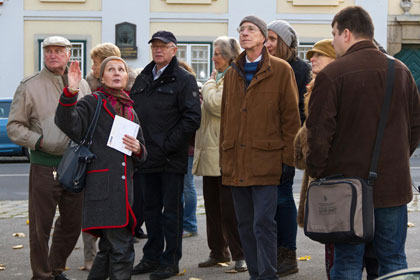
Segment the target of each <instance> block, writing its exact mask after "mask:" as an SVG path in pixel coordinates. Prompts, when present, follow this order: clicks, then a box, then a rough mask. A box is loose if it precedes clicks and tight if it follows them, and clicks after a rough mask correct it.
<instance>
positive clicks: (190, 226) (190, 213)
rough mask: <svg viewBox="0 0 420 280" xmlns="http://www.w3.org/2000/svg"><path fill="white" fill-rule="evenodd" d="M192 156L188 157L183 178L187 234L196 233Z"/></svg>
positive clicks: (195, 202)
mask: <svg viewBox="0 0 420 280" xmlns="http://www.w3.org/2000/svg"><path fill="white" fill-rule="evenodd" d="M193 161H194V156H188V170H187V174H186V175H185V177H184V194H183V198H182V200H183V203H184V230H185V231H189V232H197V217H196V215H195V212H196V210H197V193H196V191H195V185H194V175H192V173H191V171H192V166H193Z"/></svg>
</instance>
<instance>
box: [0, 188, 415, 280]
mask: <svg viewBox="0 0 420 280" xmlns="http://www.w3.org/2000/svg"><path fill="white" fill-rule="evenodd" d="M298 199H299V198H298V197H297V195H295V200H296V203H298V202H299V201H298ZM197 210H198V212H197V222H198V232H199V234H198V236H195V237H190V238H185V239H183V257H182V259H181V262H180V271H181V272H182V273H183V275H180V276H177V277H173V278H171V279H173V280H196V279H203V280H204V279H206V280H216V279H224V280H245V279H249V275H248V273H247V272H246V273H226V271H228V270H230V269H232V265H230V266H229V267H211V268H198V267H197V265H198V263H199V262H200V261H203V260H205V259H206V258H207V257H208V254H209V249H208V247H207V239H206V230H205V227H206V219H205V215H203V214H204V206H203V198H202V197H201V196H200V197H199V201H198V208H197ZM26 221H27V201H26V200H24V201H0V232H1V234H0V279H5V280H15V279H16V280H21V279H29V278H30V277H31V275H32V274H31V268H30V264H29V238H28V231H29V227H28V226H27V223H26ZM408 221H409V222H410V223H412V224H413V227H410V228H408V236H407V243H406V254H407V260H408V265H409V267H410V268H412V267H420V260H419V258H418V256H419V255H420V245H419V243H418V236H419V235H420V212H419V205H418V195H416V196H415V199H414V200H413V201H412V202H411V203H410V206H409V214H408ZM15 233H24V234H25V237H15V236H13V235H14V234H15ZM144 243H145V240H141V241H140V242H139V243H137V244H135V245H134V246H135V251H136V260H135V264H137V263H138V262H139V260H140V259H141V258H142V248H143V245H144ZM19 245H22V246H19ZM14 246H19V247H21V248H20V249H13V247H14ZM297 247H298V248H297V256H298V257H304V256H309V257H310V260H308V261H299V262H298V265H299V273H297V274H293V275H290V276H287V277H284V278H282V279H285V280H298V279H299V280H300V279H304V280H306V279H308V280H321V279H326V274H325V268H324V267H325V264H324V245H322V244H319V243H317V242H314V241H312V240H310V239H309V238H307V237H306V236H305V235H304V233H303V230H302V229H301V228H299V229H298V236H297ZM82 265H83V242H82V240H81V238H79V241H78V243H77V245H76V247H75V249H74V251H73V253H72V254H71V256H70V257H69V259H68V261H67V267H68V271H67V272H66V274H67V275H68V277H70V278H71V279H86V278H87V275H88V274H87V272H86V271H81V270H80V269H79V267H80V266H82ZM1 267H4V270H1ZM132 279H133V280H136V279H138V280H146V279H149V275H148V274H145V275H137V276H133V277H132Z"/></svg>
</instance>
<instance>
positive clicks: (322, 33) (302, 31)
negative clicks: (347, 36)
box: [292, 24, 332, 43]
mask: <svg viewBox="0 0 420 280" xmlns="http://www.w3.org/2000/svg"><path fill="white" fill-rule="evenodd" d="M292 26H293V28H294V29H295V30H296V32H297V34H298V36H299V38H310V41H312V40H321V39H332V35H331V25H329V24H325V25H324V24H292ZM311 39H312V40H311ZM300 41H303V40H302V39H300ZM308 43H309V42H308ZM310 43H315V42H310Z"/></svg>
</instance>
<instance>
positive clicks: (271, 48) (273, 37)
mask: <svg viewBox="0 0 420 280" xmlns="http://www.w3.org/2000/svg"><path fill="white" fill-rule="evenodd" d="M277 43H278V40H277V33H276V32H274V31H272V30H268V38H267V41H266V42H265V46H266V47H267V50H268V52H269V53H270V54H271V55H276V48H277Z"/></svg>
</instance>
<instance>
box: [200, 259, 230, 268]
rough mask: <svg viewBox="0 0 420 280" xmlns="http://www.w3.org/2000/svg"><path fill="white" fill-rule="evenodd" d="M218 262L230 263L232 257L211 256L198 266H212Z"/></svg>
mask: <svg viewBox="0 0 420 280" xmlns="http://www.w3.org/2000/svg"><path fill="white" fill-rule="evenodd" d="M218 263H230V258H224V259H214V258H211V257H209V258H208V259H207V260H205V261H204V262H201V263H199V264H198V267H211V266H215V265H217V264H218Z"/></svg>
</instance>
